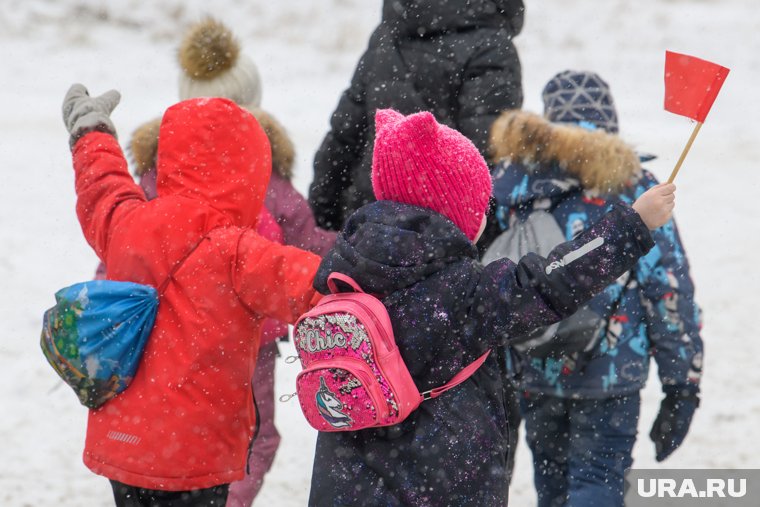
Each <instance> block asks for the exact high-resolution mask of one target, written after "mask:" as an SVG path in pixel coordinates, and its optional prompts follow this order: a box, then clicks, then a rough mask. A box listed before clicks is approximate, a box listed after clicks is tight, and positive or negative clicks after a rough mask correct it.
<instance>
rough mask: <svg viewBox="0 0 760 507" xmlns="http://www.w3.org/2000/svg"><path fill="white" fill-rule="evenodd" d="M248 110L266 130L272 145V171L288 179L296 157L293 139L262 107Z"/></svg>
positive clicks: (291, 173) (290, 176) (291, 174)
mask: <svg viewBox="0 0 760 507" xmlns="http://www.w3.org/2000/svg"><path fill="white" fill-rule="evenodd" d="M249 111H250V112H251V113H252V114H253V116H255V117H256V119H257V120H258V121H259V125H261V128H263V129H264V132H266V134H267V137H268V138H269V144H270V145H271V146H272V172H275V173H277V174H279V175H280V176H282V177H283V178H285V179H286V180H289V179H290V178H292V177H293V163H294V160H295V158H296V149H295V147H294V146H293V141H292V140H291V139H290V137H289V136H288V133H287V132H286V131H285V127H283V126H282V125H281V124H280V122H278V121H277V120H276V119H275V118H274V116H272V115H271V114H269V113H267V112H266V111H264V110H263V109H259V108H250V109H249Z"/></svg>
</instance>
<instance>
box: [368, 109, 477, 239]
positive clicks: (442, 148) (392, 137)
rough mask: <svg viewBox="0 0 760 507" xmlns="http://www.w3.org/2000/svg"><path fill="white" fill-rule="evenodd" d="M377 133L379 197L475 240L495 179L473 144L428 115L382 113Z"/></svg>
mask: <svg viewBox="0 0 760 507" xmlns="http://www.w3.org/2000/svg"><path fill="white" fill-rule="evenodd" d="M375 132H376V133H375V151H374V153H373V156H372V188H373V189H374V191H375V197H376V198H377V199H378V200H388V201H396V202H401V203H405V204H412V205H415V206H421V207H423V208H428V209H431V210H433V211H437V212H438V213H440V214H442V215H445V216H446V217H447V218H449V219H450V220H451V221H452V222H454V223H455V224H456V226H457V227H459V228H460V229H461V230H462V232H464V233H465V235H466V236H467V237H468V238H470V240H471V241H472V240H473V239H475V236H476V235H477V234H478V230H479V229H480V224H481V223H482V221H483V215H485V213H486V209H487V207H488V198H489V197H490V196H491V174H490V172H489V170H488V165H486V162H485V160H483V157H482V156H481V154H480V152H479V151H478V149H477V148H475V145H474V144H472V142H471V141H470V140H469V139H467V138H466V137H464V136H463V135H462V134H460V133H459V132H457V131H456V130H454V129H451V128H449V127H447V126H445V125H440V124H439V123H438V122H437V121H435V117H434V116H433V115H432V114H430V113H428V112H422V113H415V114H412V115H409V116H404V115H402V114H401V113H399V112H397V111H394V110H393V109H378V111H377V112H376V113H375Z"/></svg>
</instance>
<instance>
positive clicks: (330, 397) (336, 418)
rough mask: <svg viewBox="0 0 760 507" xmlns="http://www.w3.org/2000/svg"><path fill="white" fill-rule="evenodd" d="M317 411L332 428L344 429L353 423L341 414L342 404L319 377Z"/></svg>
mask: <svg viewBox="0 0 760 507" xmlns="http://www.w3.org/2000/svg"><path fill="white" fill-rule="evenodd" d="M316 403H317V410H318V411H319V415H321V416H322V417H323V418H324V420H325V421H327V422H328V423H330V425H331V426H332V427H333V428H345V427H347V426H351V424H352V423H353V422H354V421H353V420H352V419H351V418H350V417H349V416H348V415H346V414H344V413H343V412H341V410H343V403H342V402H341V401H340V400H339V399H338V398H336V397H335V393H333V392H332V391H330V389H328V388H327V384H325V378H324V377H319V390H318V391H317V394H316Z"/></svg>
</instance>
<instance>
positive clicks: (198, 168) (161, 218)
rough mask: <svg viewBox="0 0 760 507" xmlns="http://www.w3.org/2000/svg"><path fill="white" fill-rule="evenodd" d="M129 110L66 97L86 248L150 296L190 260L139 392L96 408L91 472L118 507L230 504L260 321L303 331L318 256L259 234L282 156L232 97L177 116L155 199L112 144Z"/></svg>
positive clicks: (112, 101) (170, 121) (83, 96)
mask: <svg viewBox="0 0 760 507" xmlns="http://www.w3.org/2000/svg"><path fill="white" fill-rule="evenodd" d="M118 101H119V95H118V93H117V92H115V91H112V92H108V93H106V94H104V95H102V96H100V97H96V98H92V97H89V95H88V93H87V90H86V89H85V88H84V87H83V86H82V85H74V86H72V88H71V89H70V90H69V92H68V93H67V95H66V98H65V100H64V105H63V118H64V122H65V124H66V127H67V130H68V131H69V134H70V145H71V147H72V153H73V161H74V169H75V178H76V192H77V215H78V217H79V221H80V223H81V225H82V231H83V233H84V235H85V238H86V239H87V241H88V242H89V243H90V245H91V246H92V247H93V249H94V250H95V252H96V253H97V254H98V257H100V259H101V260H102V261H103V262H104V264H105V265H106V266H107V268H106V269H107V271H106V277H107V278H108V279H111V280H129V281H133V282H137V283H143V284H148V285H152V286H158V285H160V284H161V283H162V282H163V281H164V280H165V279H166V278H167V276H168V273H170V272H171V270H172V267H173V266H174V265H175V264H177V263H178V262H179V261H180V259H182V258H183V257H184V256H185V255H186V254H187V253H188V252H192V253H190V255H189V256H188V257H187V259H186V260H185V261H184V263H183V264H182V266H181V268H180V269H179V270H178V271H177V272H176V273H175V274H174V275H173V276H172V277H171V280H170V282H169V285H168V288H167V289H166V291H165V292H164V294H163V295H162V297H161V300H160V304H159V309H158V315H157V317H156V323H155V325H154V328H153V331H152V333H151V337H150V340H149V341H148V344H147V346H146V348H145V352H144V355H143V358H142V361H141V364H140V367H139V369H138V370H137V373H136V375H135V377H134V379H133V381H132V383H131V385H130V387H129V389H127V390H126V391H124V392H123V393H122V394H120V395H119V396H117V397H116V398H114V399H113V400H111V401H109V402H108V403H106V404H105V405H104V406H102V407H101V408H99V409H97V410H92V411H90V414H89V420H88V427H87V439H86V444H85V451H84V462H85V464H86V465H87V466H88V467H89V468H90V469H91V470H93V471H94V472H95V473H97V474H100V475H104V476H106V477H108V478H109V479H110V480H111V481H112V484H113V487H114V494H115V497H116V502H117V504H119V505H122V504H123V502H124V501H125V499H126V498H129V497H137V498H138V499H141V500H142V501H145V502H148V503H150V502H161V501H170V500H178V501H184V502H186V504H187V505H200V504H214V505H221V503H219V502H222V503H223V502H224V501H226V496H227V489H228V488H227V484H229V483H230V482H232V481H235V480H238V479H241V478H242V477H243V476H244V469H245V465H246V458H247V448H248V443H249V442H250V440H251V437H252V435H253V428H254V426H255V415H254V410H253V401H252V398H251V395H250V393H251V377H252V375H253V370H254V365H255V363H256V355H257V353H258V345H259V337H260V333H261V327H262V323H263V321H264V319H265V318H266V317H271V318H275V319H278V320H280V321H284V322H293V321H295V319H296V318H297V317H298V316H299V315H300V314H302V313H303V312H305V311H306V310H307V309H308V308H309V307H310V306H311V305H312V304H313V302H314V301H315V300H316V297H318V296H315V292H314V290H313V288H312V279H313V276H314V273H315V271H316V269H317V266H318V264H319V260H320V259H319V257H318V256H316V255H314V254H311V253H309V252H304V251H302V250H299V249H297V248H293V247H286V246H282V245H277V244H275V243H272V242H270V241H267V240H265V239H263V238H262V237H261V236H260V235H259V234H257V233H256V231H255V227H256V224H257V220H258V217H259V213H260V210H261V207H262V204H263V201H264V196H265V193H266V188H267V184H268V182H269V174H270V171H271V151H270V148H269V142H268V140H267V136H266V134H265V133H264V131H263V129H262V128H261V127H260V126H259V124H258V122H257V121H256V119H255V118H254V117H253V115H251V114H250V113H249V112H247V111H245V110H243V109H241V108H240V107H238V106H237V105H235V104H234V103H233V102H232V101H229V100H226V99H194V100H187V101H184V102H180V103H179V104H176V105H175V106H172V107H171V108H169V109H168V110H167V111H166V113H165V114H164V117H163V119H162V122H161V127H160V132H159V136H160V138H161V143H160V146H159V147H158V153H157V166H158V171H157V184H156V186H157V190H158V197H157V198H155V199H153V200H151V201H148V200H147V199H146V197H145V194H144V192H143V191H142V189H141V188H140V187H139V186H138V185H137V184H135V183H134V181H133V180H132V177H131V176H130V174H129V172H128V171H127V164H126V160H125V159H124V156H123V154H122V152H121V149H120V147H119V145H118V142H117V141H116V138H115V128H114V126H113V124H112V123H111V120H110V118H109V115H110V113H111V111H112V110H113V108H114V107H115V106H116V104H117V103H118Z"/></svg>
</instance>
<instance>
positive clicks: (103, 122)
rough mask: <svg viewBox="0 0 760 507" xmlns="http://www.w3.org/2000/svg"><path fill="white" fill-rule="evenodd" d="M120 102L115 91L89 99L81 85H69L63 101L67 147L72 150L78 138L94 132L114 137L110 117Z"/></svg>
mask: <svg viewBox="0 0 760 507" xmlns="http://www.w3.org/2000/svg"><path fill="white" fill-rule="evenodd" d="M120 100H121V95H119V92H117V91H116V90H110V91H107V92H106V93H104V94H103V95H101V96H99V97H90V94H89V92H88V91H87V88H85V87H84V86H83V85H81V84H74V85H71V88H69V91H68V92H66V97H64V99H63V123H64V124H65V125H66V130H68V131H69V136H70V137H69V146H71V147H72V148H73V147H74V144H75V143H76V142H77V140H79V138H80V137H82V136H83V135H85V134H87V133H88V132H93V131H96V130H97V131H100V132H106V133H108V134H111V135H112V136H114V137H115V136H116V128H114V126H113V123H111V118H110V115H111V112H113V110H114V108H115V107H116V106H117V104H118V103H119V101H120Z"/></svg>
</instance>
